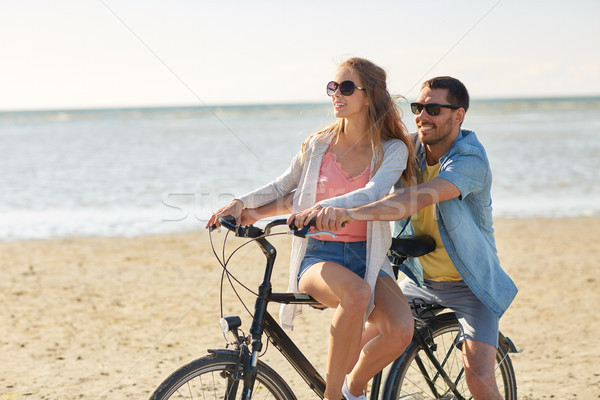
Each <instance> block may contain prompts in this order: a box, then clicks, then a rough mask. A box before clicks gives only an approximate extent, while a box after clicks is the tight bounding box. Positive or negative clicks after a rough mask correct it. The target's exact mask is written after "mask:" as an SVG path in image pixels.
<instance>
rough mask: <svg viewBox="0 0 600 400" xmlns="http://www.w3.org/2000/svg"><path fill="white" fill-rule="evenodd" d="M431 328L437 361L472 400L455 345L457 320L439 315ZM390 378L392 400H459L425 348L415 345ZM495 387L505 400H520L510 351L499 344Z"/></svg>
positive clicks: (393, 368) (431, 324)
mask: <svg viewBox="0 0 600 400" xmlns="http://www.w3.org/2000/svg"><path fill="white" fill-rule="evenodd" d="M428 325H429V329H430V332H431V343H430V346H429V347H430V349H432V350H433V353H434V356H435V358H436V359H437V361H438V362H439V363H440V365H441V366H442V367H443V369H444V371H445V372H446V374H448V376H449V378H450V380H451V381H452V382H453V383H454V385H455V387H456V390H457V391H458V392H459V393H460V395H461V396H462V397H463V398H465V399H471V398H472V396H471V394H470V392H469V389H468V387H467V382H466V379H465V372H464V366H463V357H462V352H461V350H460V349H459V348H458V347H456V344H455V343H456V339H457V337H458V333H459V327H458V321H457V320H456V316H455V315H454V313H446V314H440V315H438V316H437V317H435V318H434V319H432V320H431V321H429V322H428ZM422 329H427V328H422ZM396 363H398V361H397V362H396ZM390 374H391V375H390V378H388V385H390V384H391V387H389V388H388V390H386V393H389V394H390V397H388V398H390V399H419V400H426V399H456V398H460V397H457V396H456V395H455V394H454V393H453V392H452V391H451V389H450V387H449V385H447V384H446V382H444V379H443V378H442V377H441V376H440V374H439V373H438V371H437V369H436V368H435V367H434V366H433V364H432V362H431V360H430V359H429V357H428V356H427V354H425V351H424V350H423V348H422V347H421V346H419V345H417V344H416V343H415V342H413V343H411V345H410V346H409V347H408V349H407V350H406V352H405V354H404V356H403V357H402V359H401V360H400V361H399V365H398V364H394V366H393V367H392V370H391V372H390ZM496 384H497V385H498V389H499V390H500V394H501V395H502V397H503V398H504V399H505V400H516V399H517V384H516V380H515V373H514V370H513V367H512V363H511V361H510V358H509V357H508V349H507V348H505V346H504V344H503V343H500V344H499V346H498V353H497V355H496Z"/></svg>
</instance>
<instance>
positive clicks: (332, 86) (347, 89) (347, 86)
mask: <svg viewBox="0 0 600 400" xmlns="http://www.w3.org/2000/svg"><path fill="white" fill-rule="evenodd" d="M338 88H340V92H341V93H342V94H343V95H344V96H351V95H352V93H354V89H358V90H365V88H361V87H359V86H356V85H355V84H354V82H352V81H344V82H342V83H337V82H336V81H331V82H329V83H328V84H327V95H329V96H333V94H334V93H335V91H336V90H338Z"/></svg>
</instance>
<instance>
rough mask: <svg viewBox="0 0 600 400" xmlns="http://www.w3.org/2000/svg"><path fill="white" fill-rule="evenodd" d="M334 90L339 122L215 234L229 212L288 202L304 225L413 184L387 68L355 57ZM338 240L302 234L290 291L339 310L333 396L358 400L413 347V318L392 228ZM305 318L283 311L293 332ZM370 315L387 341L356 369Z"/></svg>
mask: <svg viewBox="0 0 600 400" xmlns="http://www.w3.org/2000/svg"><path fill="white" fill-rule="evenodd" d="M327 93H328V94H329V95H330V96H331V98H332V102H333V110H334V114H335V116H336V118H337V121H336V122H335V123H334V124H332V125H331V126H329V127H327V128H325V129H323V130H321V131H319V132H316V133H315V134H313V135H311V136H310V137H309V138H308V139H307V140H306V141H305V142H304V143H303V145H302V149H301V151H300V152H299V153H298V154H297V155H296V157H295V158H294V159H293V160H292V163H291V165H290V167H289V168H288V169H287V170H286V171H285V172H284V173H283V175H281V176H280V177H279V178H277V179H275V180H274V181H273V182H271V183H269V184H267V185H265V186H263V187H262V188H260V189H257V190H255V191H253V192H251V193H248V194H246V195H244V196H242V197H240V198H239V199H235V200H233V201H232V202H231V203H230V204H228V205H227V206H225V207H223V208H221V209H220V210H219V211H218V212H217V213H215V214H214V215H213V216H212V217H211V218H210V219H209V221H208V224H207V227H208V226H210V225H212V224H214V223H217V221H218V218H219V217H221V216H224V215H227V214H231V215H233V216H234V217H235V218H236V221H238V222H239V221H241V222H243V223H249V222H253V221H255V220H256V219H259V218H264V217H266V216H272V215H278V214H282V213H287V212H289V210H288V206H286V204H288V203H289V202H288V201H287V200H289V199H290V198H291V199H292V211H294V214H292V216H291V217H290V219H289V220H288V222H291V221H292V220H295V221H296V222H297V223H299V224H300V225H302V224H303V223H304V222H305V221H304V220H305V218H306V216H307V215H309V214H311V213H312V214H314V213H316V212H318V210H319V209H320V208H322V207H326V206H336V207H344V208H350V207H355V206H358V205H362V204H367V203H370V202H373V201H376V200H378V199H380V198H382V197H383V196H385V195H386V194H387V193H388V192H389V191H390V189H391V187H392V186H393V184H394V183H395V182H396V181H397V180H398V179H399V178H400V177H402V179H403V180H404V181H405V183H409V182H411V181H412V180H413V177H414V176H415V171H416V168H415V166H414V164H413V162H412V160H413V159H414V156H413V151H412V146H411V144H410V141H409V139H408V137H407V134H406V127H405V126H404V124H403V123H402V121H401V119H400V113H399V111H398V108H397V107H396V105H395V103H394V101H393V99H392V97H391V96H390V95H389V93H388V91H387V89H386V74H385V71H384V70H383V69H382V68H380V67H378V66H377V65H375V64H373V63H372V62H370V61H368V60H365V59H361V58H351V59H349V60H347V61H345V62H344V63H343V64H342V65H341V66H340V67H339V68H338V70H337V73H336V75H335V80H334V81H331V82H329V84H328V85H327ZM407 160H411V162H408V163H407ZM282 205H283V207H282ZM335 233H336V235H337V239H333V238H331V237H328V236H325V235H319V236H318V237H312V238H310V239H308V240H306V239H300V238H296V237H294V239H293V243H292V255H291V263H290V281H289V287H288V290H289V291H290V292H298V291H302V292H306V293H308V294H310V295H311V296H312V297H314V298H315V299H316V300H318V301H319V302H321V303H322V304H324V305H325V306H327V307H332V308H336V311H335V313H334V317H333V321H332V324H331V330H330V338H329V354H328V360H327V376H326V381H327V386H326V390H325V398H326V399H330V400H333V399H335V400H339V399H341V396H342V390H343V391H344V395H345V396H346V397H347V398H349V399H354V398H359V399H360V398H363V397H361V396H358V397H357V396H356V395H357V394H358V395H360V394H361V393H362V391H363V388H364V387H365V386H366V384H367V382H368V381H369V380H370V379H371V378H372V377H373V376H374V375H375V374H376V373H377V372H378V371H380V370H381V369H383V368H384V367H385V366H386V365H387V364H389V363H390V362H391V361H392V360H394V359H395V358H396V357H397V356H398V355H400V354H401V353H402V352H403V351H404V349H405V347H406V346H407V345H408V343H409V342H410V340H411V338H412V331H413V319H412V315H411V313H410V309H409V307H408V304H407V302H406V299H405V298H404V296H403V295H402V292H401V291H400V289H399V288H398V285H397V284H396V283H395V281H394V280H393V279H392V278H391V276H392V270H391V267H390V265H389V262H388V260H387V257H386V252H387V249H388V248H389V245H390V243H391V234H390V228H389V224H388V223H387V222H384V223H381V222H363V223H358V222H353V223H352V224H348V226H346V227H343V228H342V229H341V230H339V231H337V232H335ZM300 312H301V306H298V305H283V306H282V309H281V312H280V319H281V323H282V325H283V326H284V327H286V328H290V329H291V328H293V319H294V317H295V316H296V315H298V314H299V313H300ZM365 318H366V319H367V321H368V322H369V323H370V324H372V325H375V326H376V327H377V328H379V331H380V334H379V335H378V336H377V337H376V338H374V339H373V340H371V341H370V342H369V343H368V344H367V345H365V346H364V348H363V350H362V352H361V354H360V357H359V359H358V362H356V364H354V362H355V360H356V354H357V353H358V352H359V346H360V338H361V333H362V329H363V326H364V321H365ZM353 366H354V368H353ZM350 370H351V372H350V374H349V375H348V376H347V378H346V379H345V375H346V373H348V372H349V371H350Z"/></svg>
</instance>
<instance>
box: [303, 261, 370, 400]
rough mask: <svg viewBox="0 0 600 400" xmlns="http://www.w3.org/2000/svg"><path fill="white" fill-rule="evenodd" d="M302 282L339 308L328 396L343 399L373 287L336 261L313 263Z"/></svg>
mask: <svg viewBox="0 0 600 400" xmlns="http://www.w3.org/2000/svg"><path fill="white" fill-rule="evenodd" d="M298 286H299V289H300V290H301V291H303V292H306V293H308V294H310V295H311V296H312V297H314V298H315V299H316V300H318V301H319V302H321V303H322V304H325V305H326V306H328V307H331V308H336V310H335V313H334V316H333V320H332V321H331V329H330V334H329V354H328V358H327V375H326V382H327V386H326V388H325V399H330V400H334V399H335V400H339V399H341V398H342V385H343V384H344V378H345V376H346V371H347V370H348V369H349V368H350V363H351V362H352V361H353V358H354V355H355V354H356V352H358V351H359V346H360V337H361V333H362V328H363V324H364V318H365V312H366V310H367V306H368V304H369V299H370V297H371V288H370V286H369V284H368V283H367V282H366V281H365V280H364V279H362V278H361V277H359V276H358V275H356V274H355V273H354V272H352V271H350V270H348V269H347V268H345V267H343V266H341V265H339V264H336V263H332V262H323V263H317V264H314V265H313V266H311V267H310V268H309V269H308V270H306V272H305V273H304V274H303V275H302V278H301V279H300V282H299V285H298Z"/></svg>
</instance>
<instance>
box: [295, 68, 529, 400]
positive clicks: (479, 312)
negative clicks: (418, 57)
mask: <svg viewBox="0 0 600 400" xmlns="http://www.w3.org/2000/svg"><path fill="white" fill-rule="evenodd" d="M468 108H469V94H468V92H467V89H466V88H465V86H464V85H463V84H462V83H461V82H460V81H459V80H457V79H455V78H451V77H438V78H433V79H430V80H428V81H427V82H425V83H424V84H423V86H422V88H421V92H420V94H419V97H418V99H417V101H416V102H415V103H412V104H411V110H412V112H413V113H414V114H415V122H416V125H417V134H416V136H415V141H414V142H415V151H416V154H417V162H418V164H419V167H420V170H421V178H420V182H419V184H418V185H416V186H413V187H408V188H400V189H397V190H396V191H395V192H394V193H393V194H391V195H389V196H387V197H386V198H384V199H382V200H380V201H377V202H374V203H371V204H368V205H365V206H362V207H358V208H355V209H348V210H345V209H338V208H323V209H321V210H320V211H318V210H314V211H313V213H311V214H310V215H306V217H307V218H306V220H308V218H310V217H314V216H315V215H316V217H317V226H318V228H319V229H324V230H330V231H335V230H338V229H339V228H340V227H341V224H342V223H345V222H351V221H353V220H390V221H392V220H396V221H397V222H396V230H397V231H400V230H404V231H405V232H406V221H400V220H403V219H405V218H408V217H411V216H412V217H411V219H410V222H411V223H412V227H413V228H414V231H415V233H417V234H427V235H429V236H432V237H433V238H434V239H435V241H436V246H437V248H436V250H435V251H434V252H433V253H430V254H428V255H425V256H423V257H421V258H420V260H419V261H420V264H421V266H422V270H421V269H420V268H419V269H414V268H413V269H412V272H409V273H408V275H409V276H411V277H412V279H409V278H406V279H405V280H403V281H402V282H401V283H400V287H401V288H402V292H403V293H404V294H405V295H406V297H407V298H408V300H409V302H410V300H411V298H414V297H418V298H422V299H424V300H430V301H432V302H437V303H441V304H443V305H444V306H447V307H449V308H451V309H453V310H454V311H455V312H456V313H457V315H458V317H459V323H460V328H461V340H462V351H463V356H464V364H465V372H466V379H467V385H468V386H469V390H470V391H471V394H472V395H473V398H474V399H496V398H501V397H500V394H499V392H498V388H497V386H496V382H495V378H494V365H495V355H496V347H497V344H498V343H497V341H498V320H499V318H500V317H501V316H502V314H503V313H504V312H505V311H506V309H507V308H508V306H509V304H510V303H511V302H512V300H513V298H514V296H515V295H516V293H517V288H516V286H515V285H514V283H513V282H512V280H511V279H510V278H509V277H508V275H506V273H505V272H504V271H503V270H502V268H501V266H500V263H499V261H498V257H497V254H496V246H495V240H494V235H493V228H492V208H491V195H490V189H491V184H492V175H491V171H490V166H489V162H488V159H487V155H486V153H485V150H484V148H483V146H482V145H481V143H480V142H479V141H478V140H477V137H476V136H475V133H474V132H471V131H468V130H463V129H461V125H462V122H463V120H464V118H465V113H466V112H467V110H468ZM302 222H304V221H300V223H302ZM408 229H409V230H410V228H408ZM421 272H422V274H423V275H422V276H421ZM423 278H424V279H423ZM415 280H416V282H415Z"/></svg>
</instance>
